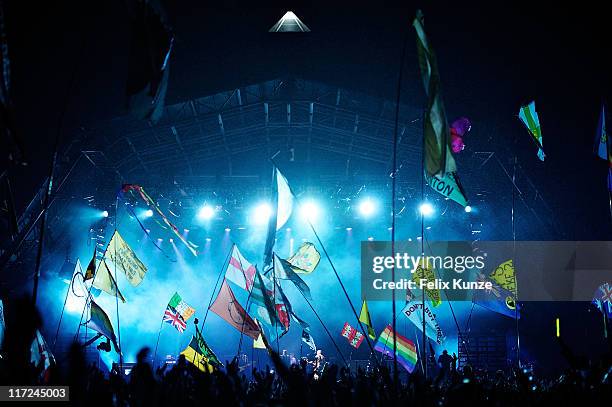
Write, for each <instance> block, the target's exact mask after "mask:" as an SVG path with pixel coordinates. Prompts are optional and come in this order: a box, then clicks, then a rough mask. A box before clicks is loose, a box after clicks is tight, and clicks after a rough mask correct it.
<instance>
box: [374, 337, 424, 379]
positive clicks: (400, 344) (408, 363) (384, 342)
mask: <svg viewBox="0 0 612 407" xmlns="http://www.w3.org/2000/svg"><path fill="white" fill-rule="evenodd" d="M395 343H396V349H397V352H396V354H397V362H398V363H399V364H400V365H402V366H403V367H404V369H406V370H407V371H408V372H409V373H412V371H413V370H414V367H415V366H416V362H417V351H416V346H415V345H414V342H412V341H411V340H409V339H408V338H406V337H403V336H402V335H400V334H398V333H397V332H396V333H395ZM374 349H375V350H377V351H378V352H380V353H382V354H383V355H387V356H389V355H391V356H392V355H393V329H391V325H387V327H386V328H385V330H384V331H382V333H381V334H380V336H379V337H378V341H376V344H375V345H374Z"/></svg>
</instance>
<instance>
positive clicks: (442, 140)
mask: <svg viewBox="0 0 612 407" xmlns="http://www.w3.org/2000/svg"><path fill="white" fill-rule="evenodd" d="M423 20H424V18H423V13H422V12H421V11H420V10H418V11H417V15H416V17H415V19H414V22H413V26H414V28H415V30H416V33H417V54H418V59H419V67H420V70H421V78H422V79H423V85H424V87H425V93H426V95H427V108H426V110H425V120H424V122H423V124H424V127H423V156H424V161H425V174H424V176H425V180H426V181H427V184H428V185H429V186H430V187H431V188H433V189H434V190H435V191H437V192H438V193H440V194H442V195H444V196H445V197H447V198H449V199H452V200H454V201H455V202H457V203H459V204H461V205H463V206H466V205H467V199H466V197H465V192H464V191H463V188H462V187H461V183H460V182H459V177H458V176H457V174H456V172H457V165H456V164H455V159H454V157H453V154H452V153H451V145H450V143H451V137H450V130H449V127H448V121H447V119H446V112H445V110H444V102H443V101H442V95H441V89H440V88H441V81H440V74H439V72H438V63H437V60H436V56H435V53H434V51H433V48H431V46H430V44H429V41H428V39H427V34H426V33H425V28H424V26H423Z"/></svg>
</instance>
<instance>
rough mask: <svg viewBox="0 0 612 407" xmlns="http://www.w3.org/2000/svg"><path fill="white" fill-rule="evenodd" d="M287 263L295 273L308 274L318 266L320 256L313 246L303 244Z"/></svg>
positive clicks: (306, 243)
mask: <svg viewBox="0 0 612 407" xmlns="http://www.w3.org/2000/svg"><path fill="white" fill-rule="evenodd" d="M287 261H288V262H289V264H291V266H292V268H293V271H295V272H296V273H298V274H300V273H301V274H310V273H312V272H313V271H314V269H315V268H317V266H318V265H319V261H321V254H320V253H319V252H318V251H317V248H316V247H315V245H314V244H312V243H310V242H304V243H302V245H301V246H300V247H299V248H298V249H297V251H296V252H295V253H293V255H292V256H291V257H289V258H288V259H287Z"/></svg>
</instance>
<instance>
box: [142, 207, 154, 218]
mask: <svg viewBox="0 0 612 407" xmlns="http://www.w3.org/2000/svg"><path fill="white" fill-rule="evenodd" d="M144 216H145V217H147V218H150V217H151V216H153V210H152V209H147V210H146V211H145V213H144Z"/></svg>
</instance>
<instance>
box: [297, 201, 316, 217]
mask: <svg viewBox="0 0 612 407" xmlns="http://www.w3.org/2000/svg"><path fill="white" fill-rule="evenodd" d="M300 216H301V217H302V219H304V220H308V221H310V222H315V221H316V220H317V218H318V217H319V206H318V205H317V204H316V203H314V202H313V201H307V202H304V203H303V204H302V205H301V206H300Z"/></svg>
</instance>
